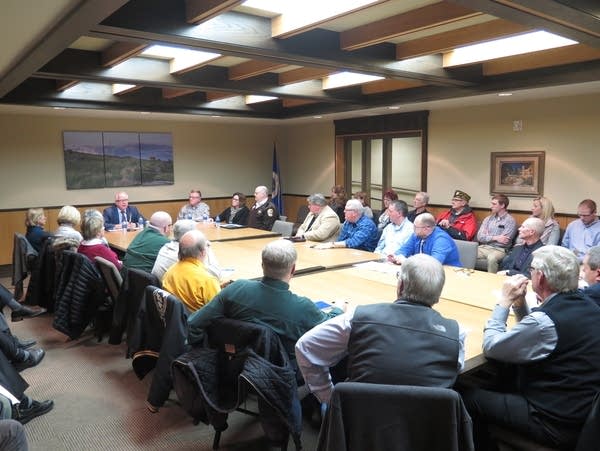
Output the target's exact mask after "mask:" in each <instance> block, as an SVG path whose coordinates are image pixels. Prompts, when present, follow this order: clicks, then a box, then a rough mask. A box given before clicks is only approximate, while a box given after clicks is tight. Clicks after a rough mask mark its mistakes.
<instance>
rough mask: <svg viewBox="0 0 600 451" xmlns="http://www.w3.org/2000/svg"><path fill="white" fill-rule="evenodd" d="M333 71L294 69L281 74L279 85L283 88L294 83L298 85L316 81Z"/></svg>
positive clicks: (311, 68)
mask: <svg viewBox="0 0 600 451" xmlns="http://www.w3.org/2000/svg"><path fill="white" fill-rule="evenodd" d="M332 72H333V71H332V70H329V69H318V68H315V67H300V68H299V69H292V70H289V71H287V72H282V73H280V74H279V84H280V85H281V86H284V85H289V84H292V83H298V82H301V81H307V80H314V79H316V78H322V77H325V76H327V75H329V74H331V73H332Z"/></svg>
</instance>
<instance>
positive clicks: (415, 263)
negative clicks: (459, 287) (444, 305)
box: [398, 254, 446, 306]
mask: <svg viewBox="0 0 600 451" xmlns="http://www.w3.org/2000/svg"><path fill="white" fill-rule="evenodd" d="M398 281H399V284H398V295H399V297H401V298H402V299H405V300H407V301H410V302H418V303H421V304H426V305H429V306H431V305H434V304H435V303H437V302H438V301H439V299H440V295H441V294H442V288H444V282H445V281H446V274H445V273H444V268H443V266H442V264H441V263H440V262H439V261H438V260H436V259H435V258H433V257H432V256H431V255H427V254H416V255H413V256H412V257H408V258H407V259H406V260H405V261H404V263H402V266H401V267H400V273H399V275H398ZM400 283H401V284H402V285H400ZM400 290H402V292H400Z"/></svg>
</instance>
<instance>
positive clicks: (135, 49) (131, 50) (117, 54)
mask: <svg viewBox="0 0 600 451" xmlns="http://www.w3.org/2000/svg"><path fill="white" fill-rule="evenodd" d="M146 47H147V45H146V44H140V43H134V42H117V43H115V44H113V45H111V46H110V47H109V48H107V49H106V50H104V51H103V52H102V55H101V56H100V61H101V64H102V67H112V66H115V65H117V64H119V63H121V62H123V61H125V60H126V59H129V58H131V57H133V56H136V55H138V54H139V53H140V52H141V51H142V50H144V49H145V48H146Z"/></svg>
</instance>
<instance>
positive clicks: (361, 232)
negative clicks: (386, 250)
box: [317, 199, 378, 252]
mask: <svg viewBox="0 0 600 451" xmlns="http://www.w3.org/2000/svg"><path fill="white" fill-rule="evenodd" d="M363 211H364V207H363V206H362V204H361V203H360V200H358V199H350V200H349V201H348V202H346V208H345V209H344V217H345V218H346V220H345V221H344V225H343V226H342V230H341V232H340V236H339V237H338V240H337V241H334V242H331V243H323V244H319V245H317V248H318V249H331V248H334V247H349V248H352V249H361V250H363V251H369V252H373V250H374V249H375V246H377V240H378V234H377V227H376V226H375V223H374V222H373V220H372V219H370V218H367V217H366V216H365V215H363Z"/></svg>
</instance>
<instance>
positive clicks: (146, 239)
mask: <svg viewBox="0 0 600 451" xmlns="http://www.w3.org/2000/svg"><path fill="white" fill-rule="evenodd" d="M172 225H173V221H172V220H171V215H170V214H169V213H167V212H166V211H157V212H155V213H154V214H153V215H152V216H151V217H150V222H149V224H148V227H146V228H145V229H144V230H142V231H141V232H139V233H138V234H137V235H136V237H135V238H134V239H133V240H132V241H131V244H130V245H129V247H128V248H127V252H126V253H125V257H124V258H123V266H125V267H126V268H136V269H141V270H142V271H146V272H150V271H152V267H153V266H154V261H155V260H156V256H157V255H158V251H160V248H161V247H163V245H164V244H166V243H168V242H169V238H167V237H168V236H169V234H170V232H171V226H172Z"/></svg>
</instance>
